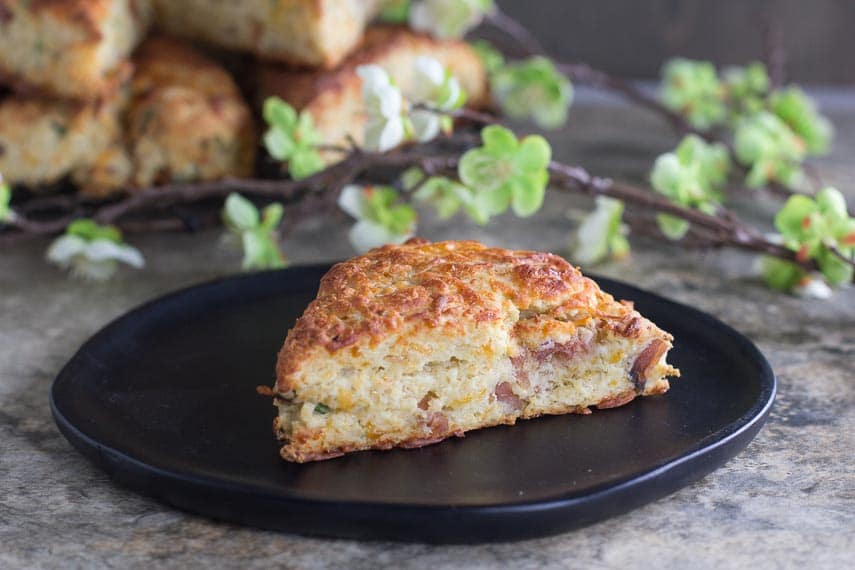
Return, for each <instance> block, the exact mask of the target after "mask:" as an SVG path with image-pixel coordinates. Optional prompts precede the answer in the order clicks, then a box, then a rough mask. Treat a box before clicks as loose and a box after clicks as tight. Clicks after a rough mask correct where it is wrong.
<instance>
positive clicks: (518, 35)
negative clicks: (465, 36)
mask: <svg viewBox="0 0 855 570" xmlns="http://www.w3.org/2000/svg"><path fill="white" fill-rule="evenodd" d="M487 21H488V22H490V23H491V24H492V25H493V26H494V27H496V28H497V29H499V30H501V31H502V32H504V33H505V34H507V35H508V36H510V37H511V38H513V40H514V41H515V42H516V43H517V44H518V45H519V46H520V47H521V48H522V49H523V50H524V51H525V52H526V53H527V54H529V55H536V54H544V53H546V49H545V48H544V47H543V44H541V43H540V40H538V39H537V38H536V37H535V36H534V34H532V33H531V32H529V31H528V29H527V28H526V27H525V26H523V25H522V24H520V23H519V22H517V21H516V20H514V19H513V18H511V17H510V16H508V15H507V14H506V13H505V12H503V11H502V10H501V8H499V6H498V5H494V6H493V10H492V11H491V12H490V13H489V14H488V15H487Z"/></svg>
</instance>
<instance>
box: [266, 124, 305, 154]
mask: <svg viewBox="0 0 855 570" xmlns="http://www.w3.org/2000/svg"><path fill="white" fill-rule="evenodd" d="M264 148H266V149H267V152H269V153H270V156H272V157H273V158H275V159H277V160H288V159H289V158H291V155H292V154H293V153H294V150H295V149H296V148H297V144H296V143H295V142H294V140H293V139H292V138H291V137H290V136H288V135H287V134H286V133H285V132H283V131H282V130H280V129H276V128H272V129H269V130H268V131H267V132H266V133H264Z"/></svg>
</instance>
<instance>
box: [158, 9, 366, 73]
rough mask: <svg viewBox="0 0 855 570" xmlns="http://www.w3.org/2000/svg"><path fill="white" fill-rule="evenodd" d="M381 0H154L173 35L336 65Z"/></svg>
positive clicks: (162, 24) (162, 23)
mask: <svg viewBox="0 0 855 570" xmlns="http://www.w3.org/2000/svg"><path fill="white" fill-rule="evenodd" d="M379 4H380V1H379V0H274V1H271V0H243V1H242V2H236V1H230V2H224V1H223V0H154V5H155V12H156V19H157V24H158V26H159V27H161V28H162V29H164V30H166V31H167V32H169V33H171V34H175V35H183V36H185V37H188V38H192V39H197V40H203V41H206V42H209V43H212V44H215V45H218V46H222V47H225V48H230V49H236V50H241V51H248V52H251V53H254V54H255V55H258V56H261V57H263V58H265V59H271V60H277V61H287V62H289V63H291V64H296V65H304V66H312V67H324V68H330V67H335V66H336V65H337V64H338V63H339V62H340V61H341V60H342V59H343V58H344V57H345V56H346V55H347V54H348V53H349V52H350V50H351V49H352V48H353V47H354V46H355V45H356V44H357V43H358V42H359V39H360V38H361V37H362V32H363V30H364V29H365V24H366V23H367V22H368V21H369V20H370V19H371V18H373V17H374V14H376V13H377V8H378V6H379Z"/></svg>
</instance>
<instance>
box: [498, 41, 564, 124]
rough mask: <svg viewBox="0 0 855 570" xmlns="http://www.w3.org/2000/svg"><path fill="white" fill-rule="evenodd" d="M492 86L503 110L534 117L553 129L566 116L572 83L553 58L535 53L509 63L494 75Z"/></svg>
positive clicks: (507, 112) (562, 121)
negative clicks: (556, 66)
mask: <svg viewBox="0 0 855 570" xmlns="http://www.w3.org/2000/svg"><path fill="white" fill-rule="evenodd" d="M491 88H492V91H493V94H494V96H495V98H496V100H497V101H498V102H499V105H500V106H501V107H502V110H503V111H504V112H505V113H506V114H507V115H508V116H510V117H512V118H514V119H528V118H530V119H533V120H534V122H535V123H537V125H538V126H540V127H541V128H545V129H554V128H557V127H560V126H561V125H563V124H564V123H565V122H566V120H567V111H568V109H569V107H570V103H571V101H572V98H573V86H572V84H571V83H570V81H569V80H568V79H567V78H566V77H565V76H564V75H563V74H561V73H560V72H559V71H558V70H557V69H556V68H555V65H554V64H553V63H552V61H551V60H549V59H547V58H545V57H542V56H535V57H532V58H530V59H527V60H524V61H520V62H514V63H509V64H506V65H504V66H502V67H500V68H498V69H496V70H495V71H494V72H493V73H492V75H491Z"/></svg>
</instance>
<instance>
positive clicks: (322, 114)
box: [258, 26, 489, 161]
mask: <svg viewBox="0 0 855 570" xmlns="http://www.w3.org/2000/svg"><path fill="white" fill-rule="evenodd" d="M421 56H430V57H433V58H435V59H436V60H437V61H439V62H440V63H441V64H442V65H443V66H444V67H445V68H446V69H448V70H449V71H450V72H451V73H452V74H453V75H454V76H455V77H456V78H457V79H458V81H460V84H461V87H463V89H464V90H465V91H466V95H467V106H469V107H479V106H483V105H484V104H486V102H487V100H488V97H489V94H488V87H487V72H486V70H485V69H484V65H483V63H482V61H481V58H480V57H479V56H478V54H477V53H476V52H475V51H474V50H473V49H472V48H471V47H470V46H469V44H467V43H466V42H463V41H455V40H437V39H435V38H432V37H430V36H427V35H424V34H419V33H416V32H413V31H412V30H410V29H409V28H406V27H401V26H374V27H372V28H369V29H368V31H367V32H366V33H365V38H364V40H363V42H362V44H361V45H360V47H359V49H357V50H356V51H355V52H354V53H353V54H352V55H351V56H350V57H348V58H347V59H346V60H345V61H344V62H343V63H342V64H341V65H340V66H339V67H338V68H337V69H334V70H332V71H323V70H315V71H312V70H299V69H294V68H289V67H285V66H281V65H275V64H267V65H263V66H262V67H261V69H260V71H259V78H258V82H259V86H258V87H259V88H258V91H259V95H260V99H261V102H263V101H264V100H265V99H266V98H267V97H271V96H277V97H280V98H282V99H284V100H285V101H286V102H288V103H290V104H291V105H293V106H294V107H295V108H296V109H298V110H301V111H302V110H305V111H308V112H309V113H310V114H311V115H312V118H313V119H314V122H315V125H316V127H317V128H318V131H319V133H320V134H321V138H322V142H323V143H324V144H330V145H345V144H346V143H347V141H348V137H353V139H354V140H355V141H356V142H357V143H359V144H361V143H362V142H363V139H364V131H365V121H366V118H365V106H364V103H363V101H362V79H361V78H360V77H359V76H358V75H357V73H356V69H357V68H358V67H359V66H360V65H367V64H374V65H379V66H380V67H382V68H383V69H385V70H386V72H387V73H388V74H389V75H390V76H391V77H392V78H393V79H394V80H395V83H396V84H397V85H398V87H400V89H401V92H402V93H403V95H404V96H405V97H406V96H408V95H411V94H412V90H413V88H414V82H415V81H414V78H415V62H416V59H418V58H419V57H421ZM340 157H341V153H330V154H328V155H327V156H326V158H327V160H329V161H332V160H334V159H337V158H340Z"/></svg>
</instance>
